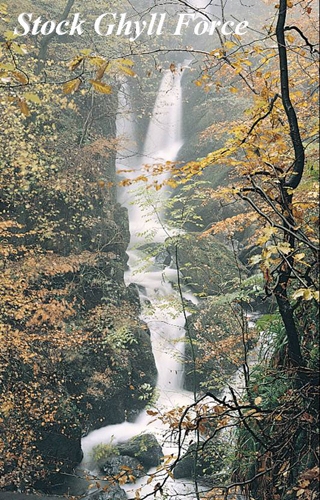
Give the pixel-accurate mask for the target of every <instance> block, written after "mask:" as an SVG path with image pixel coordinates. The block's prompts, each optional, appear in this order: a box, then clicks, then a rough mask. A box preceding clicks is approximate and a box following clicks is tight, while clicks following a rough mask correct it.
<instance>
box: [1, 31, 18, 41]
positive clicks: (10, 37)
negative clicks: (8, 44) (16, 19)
mask: <svg viewBox="0 0 320 500" xmlns="http://www.w3.org/2000/svg"><path fill="white" fill-rule="evenodd" d="M3 36H4V38H5V39H6V40H9V41H10V40H14V39H15V38H17V37H18V35H15V34H14V32H13V31H5V32H4V33H3Z"/></svg>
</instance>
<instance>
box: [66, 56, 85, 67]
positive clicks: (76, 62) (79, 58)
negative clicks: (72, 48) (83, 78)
mask: <svg viewBox="0 0 320 500" xmlns="http://www.w3.org/2000/svg"><path fill="white" fill-rule="evenodd" d="M83 59H84V57H82V56H77V57H76V58H75V59H73V60H72V61H71V62H70V63H69V66H68V67H69V69H71V71H74V70H75V69H77V68H78V67H79V66H80V64H81V63H82V61H83Z"/></svg>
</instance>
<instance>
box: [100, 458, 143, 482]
mask: <svg viewBox="0 0 320 500" xmlns="http://www.w3.org/2000/svg"><path fill="white" fill-rule="evenodd" d="M100 470H101V471H102V472H103V473H104V474H105V475H106V476H107V477H108V478H110V479H111V478H114V479H119V478H120V477H123V476H126V477H127V478H128V480H129V482H130V476H133V478H139V477H143V476H144V474H145V470H144V468H143V466H142V465H141V463H140V462H139V460H137V459H136V458H133V457H129V456H126V455H119V456H118V455H113V456H111V457H108V458H106V459H105V460H104V461H103V463H101V465H100ZM131 482H132V481H131Z"/></svg>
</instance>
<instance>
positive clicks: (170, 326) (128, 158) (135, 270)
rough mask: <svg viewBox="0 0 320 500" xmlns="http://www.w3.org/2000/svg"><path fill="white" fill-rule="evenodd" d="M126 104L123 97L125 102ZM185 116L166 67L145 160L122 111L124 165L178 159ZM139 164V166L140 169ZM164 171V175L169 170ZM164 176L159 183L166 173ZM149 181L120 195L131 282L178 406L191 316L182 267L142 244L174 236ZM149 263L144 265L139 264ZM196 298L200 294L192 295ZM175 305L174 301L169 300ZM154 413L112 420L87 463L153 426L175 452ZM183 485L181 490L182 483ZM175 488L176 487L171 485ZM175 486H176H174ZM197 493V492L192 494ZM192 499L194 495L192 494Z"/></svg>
mask: <svg viewBox="0 0 320 500" xmlns="http://www.w3.org/2000/svg"><path fill="white" fill-rule="evenodd" d="M123 96H125V99H126V104H127V105H126V108H128V106H129V107H130V104H129V102H128V95H127V92H125V93H124V94H123ZM121 105H122V106H123V105H124V103H123V102H122V103H121V102H120V106H121ZM181 119H182V96H181V72H179V73H178V72H177V73H172V72H171V71H167V72H165V74H164V75H163V78H162V82H161V85H160V89H159V93H158V96H157V99H156V102H155V106H154V110H153V115H152V118H151V121H150V124H149V128H148V133H147V137H146V141H145V145H144V151H143V156H142V158H140V159H137V158H136V159H133V157H132V151H133V150H134V130H133V127H132V121H129V120H128V119H126V117H125V115H121V116H120V119H119V120H118V135H119V136H126V144H129V145H130V147H129V148H126V149H127V150H126V151H122V153H121V156H122V159H121V160H119V162H118V166H119V168H120V169H121V168H126V167H127V168H128V167H129V169H132V172H127V174H126V175H128V176H129V177H130V176H131V177H132V178H134V177H137V176H138V175H139V172H138V171H137V170H138V169H139V167H141V165H143V164H146V163H148V164H156V163H163V162H165V161H174V159H175V157H176V155H177V153H178V151H179V149H180V147H181V145H182V138H181ZM135 169H136V170H135ZM163 175H164V174H163ZM163 175H162V177H161V179H158V180H159V182H162V181H163V180H164V177H163ZM141 189H143V186H139V185H138V186H136V187H135V188H134V189H132V188H122V192H120V194H119V199H120V201H121V203H122V204H123V205H125V206H126V207H127V208H128V214H129V226H130V234H131V240H130V245H129V250H128V255H129V261H128V264H129V270H128V271H127V273H126V276H125V280H126V284H130V283H135V284H137V285H138V286H139V290H141V292H140V300H141V303H142V314H141V319H142V320H144V321H145V322H146V323H147V324H148V327H149V330H150V332H151V343H152V350H153V354H154V357H155V360H156V366H157V369H158V382H157V391H158V393H159V398H158V401H157V404H156V405H157V408H159V407H162V408H164V409H172V407H174V406H176V405H182V404H189V403H191V402H192V398H193V395H191V393H188V392H187V391H184V390H183V354H184V342H183V337H184V335H185V331H184V322H185V318H184V315H183V312H182V311H181V310H180V311H179V309H181V304H180V307H179V296H178V294H177V292H175V291H174V290H173V288H172V285H171V283H172V282H174V281H177V271H176V270H174V269H170V268H165V269H163V266H157V264H156V262H155V259H154V258H149V261H148V263H147V264H146V259H148V257H147V256H146V255H145V254H144V252H143V250H141V248H140V249H139V246H140V247H141V245H142V244H144V243H145V242H146V240H145V238H146V236H148V234H149V235H150V234H152V243H153V244H154V243H155V242H157V243H160V244H161V243H163V242H164V241H165V239H166V238H167V237H168V236H169V233H168V230H167V229H166V228H165V226H164V225H163V223H162V222H161V220H160V216H159V213H158V212H157V211H156V210H151V213H150V209H149V210H148V214H147V216H146V213H145V211H144V209H143V207H142V206H141V204H139V203H137V202H135V201H136V200H135V196H136V193H137V191H139V190H141ZM142 262H144V265H143V270H141V269H139V267H140V266H141V263H142ZM188 298H189V299H190V298H191V299H193V300H194V301H195V302H196V299H194V298H193V297H191V296H190V295H189V296H188ZM169 304H170V305H169ZM150 420H151V418H150V416H149V415H148V414H147V412H142V413H141V414H140V416H139V417H138V419H137V420H136V422H134V423H130V422H124V423H122V424H118V425H111V426H107V427H104V428H102V429H98V430H96V431H93V432H91V433H90V434H89V435H88V436H86V437H85V438H84V439H83V440H82V449H83V452H84V460H83V464H82V465H83V467H84V468H86V469H91V470H92V469H94V464H93V463H92V457H91V450H92V448H93V447H94V446H96V445H97V444H100V443H109V442H110V440H111V439H112V440H113V443H114V444H116V443H117V442H120V441H126V440H127V439H130V438H131V437H133V436H135V435H138V434H139V433H141V432H143V431H146V430H147V431H149V432H150V430H151V431H152V432H153V433H154V434H156V435H157V437H158V439H159V441H160V442H161V443H162V444H163V446H164V448H163V449H164V453H165V454H166V453H172V452H174V451H175V448H174V447H172V443H169V444H166V443H164V441H163V437H164V434H165V432H166V430H168V429H165V428H164V427H163V425H162V424H161V423H159V422H158V423H154V422H153V423H152V424H151V429H150ZM185 483H186V482H184V483H182V482H181V481H180V485H179V484H178V486H177V483H176V482H175V485H173V484H171V485H170V484H169V486H168V490H167V492H168V493H169V494H170V491H171V492H172V491H174V492H175V498H180V496H179V495H180V494H181V498H182V496H183V497H184V498H185V496H186V495H188V493H190V491H192V488H191V487H190V486H186V484H185ZM140 485H141V481H140V483H138V484H137V485H135V486H134V487H132V485H131V486H127V487H126V490H127V491H128V493H129V494H130V495H131V494H132V493H133V492H134V490H135V489H136V488H137V487H138V486H140ZM177 487H178V492H180V493H177V492H176V488H177ZM170 488H171V489H170ZM172 488H173V490H172ZM142 491H143V493H144V494H145V493H146V492H148V491H149V492H150V491H153V485H152V484H151V485H148V486H145V487H144V488H143V490H142ZM191 495H192V493H191ZM187 498H192V496H191V497H187Z"/></svg>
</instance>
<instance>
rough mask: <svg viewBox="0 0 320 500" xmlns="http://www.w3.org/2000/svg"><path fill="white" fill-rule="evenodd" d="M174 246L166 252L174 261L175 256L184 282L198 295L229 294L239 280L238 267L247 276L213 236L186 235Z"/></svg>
mask: <svg viewBox="0 0 320 500" xmlns="http://www.w3.org/2000/svg"><path fill="white" fill-rule="evenodd" d="M177 245H178V246H177V250H176V248H171V247H170V246H169V248H168V251H169V252H170V253H171V256H172V259H174V260H176V254H177V256H178V264H179V270H180V272H181V274H182V276H183V280H184V283H185V284H186V285H188V286H189V287H190V288H191V290H192V291H193V292H195V293H198V294H201V296H204V295H205V296H206V295H220V294H223V293H224V292H230V290H232V289H233V288H234V287H235V284H236V281H237V280H238V279H239V269H238V267H241V269H242V272H243V274H244V275H245V274H246V271H245V269H244V268H243V266H241V264H239V262H237V261H236V259H235V257H234V255H233V253H232V251H231V250H229V249H228V248H227V247H226V245H224V244H223V243H221V242H219V241H218V240H217V239H216V238H214V237H213V236H208V237H206V238H199V234H197V233H189V234H187V235H183V236H181V237H180V238H179V241H178V244H177Z"/></svg>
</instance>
